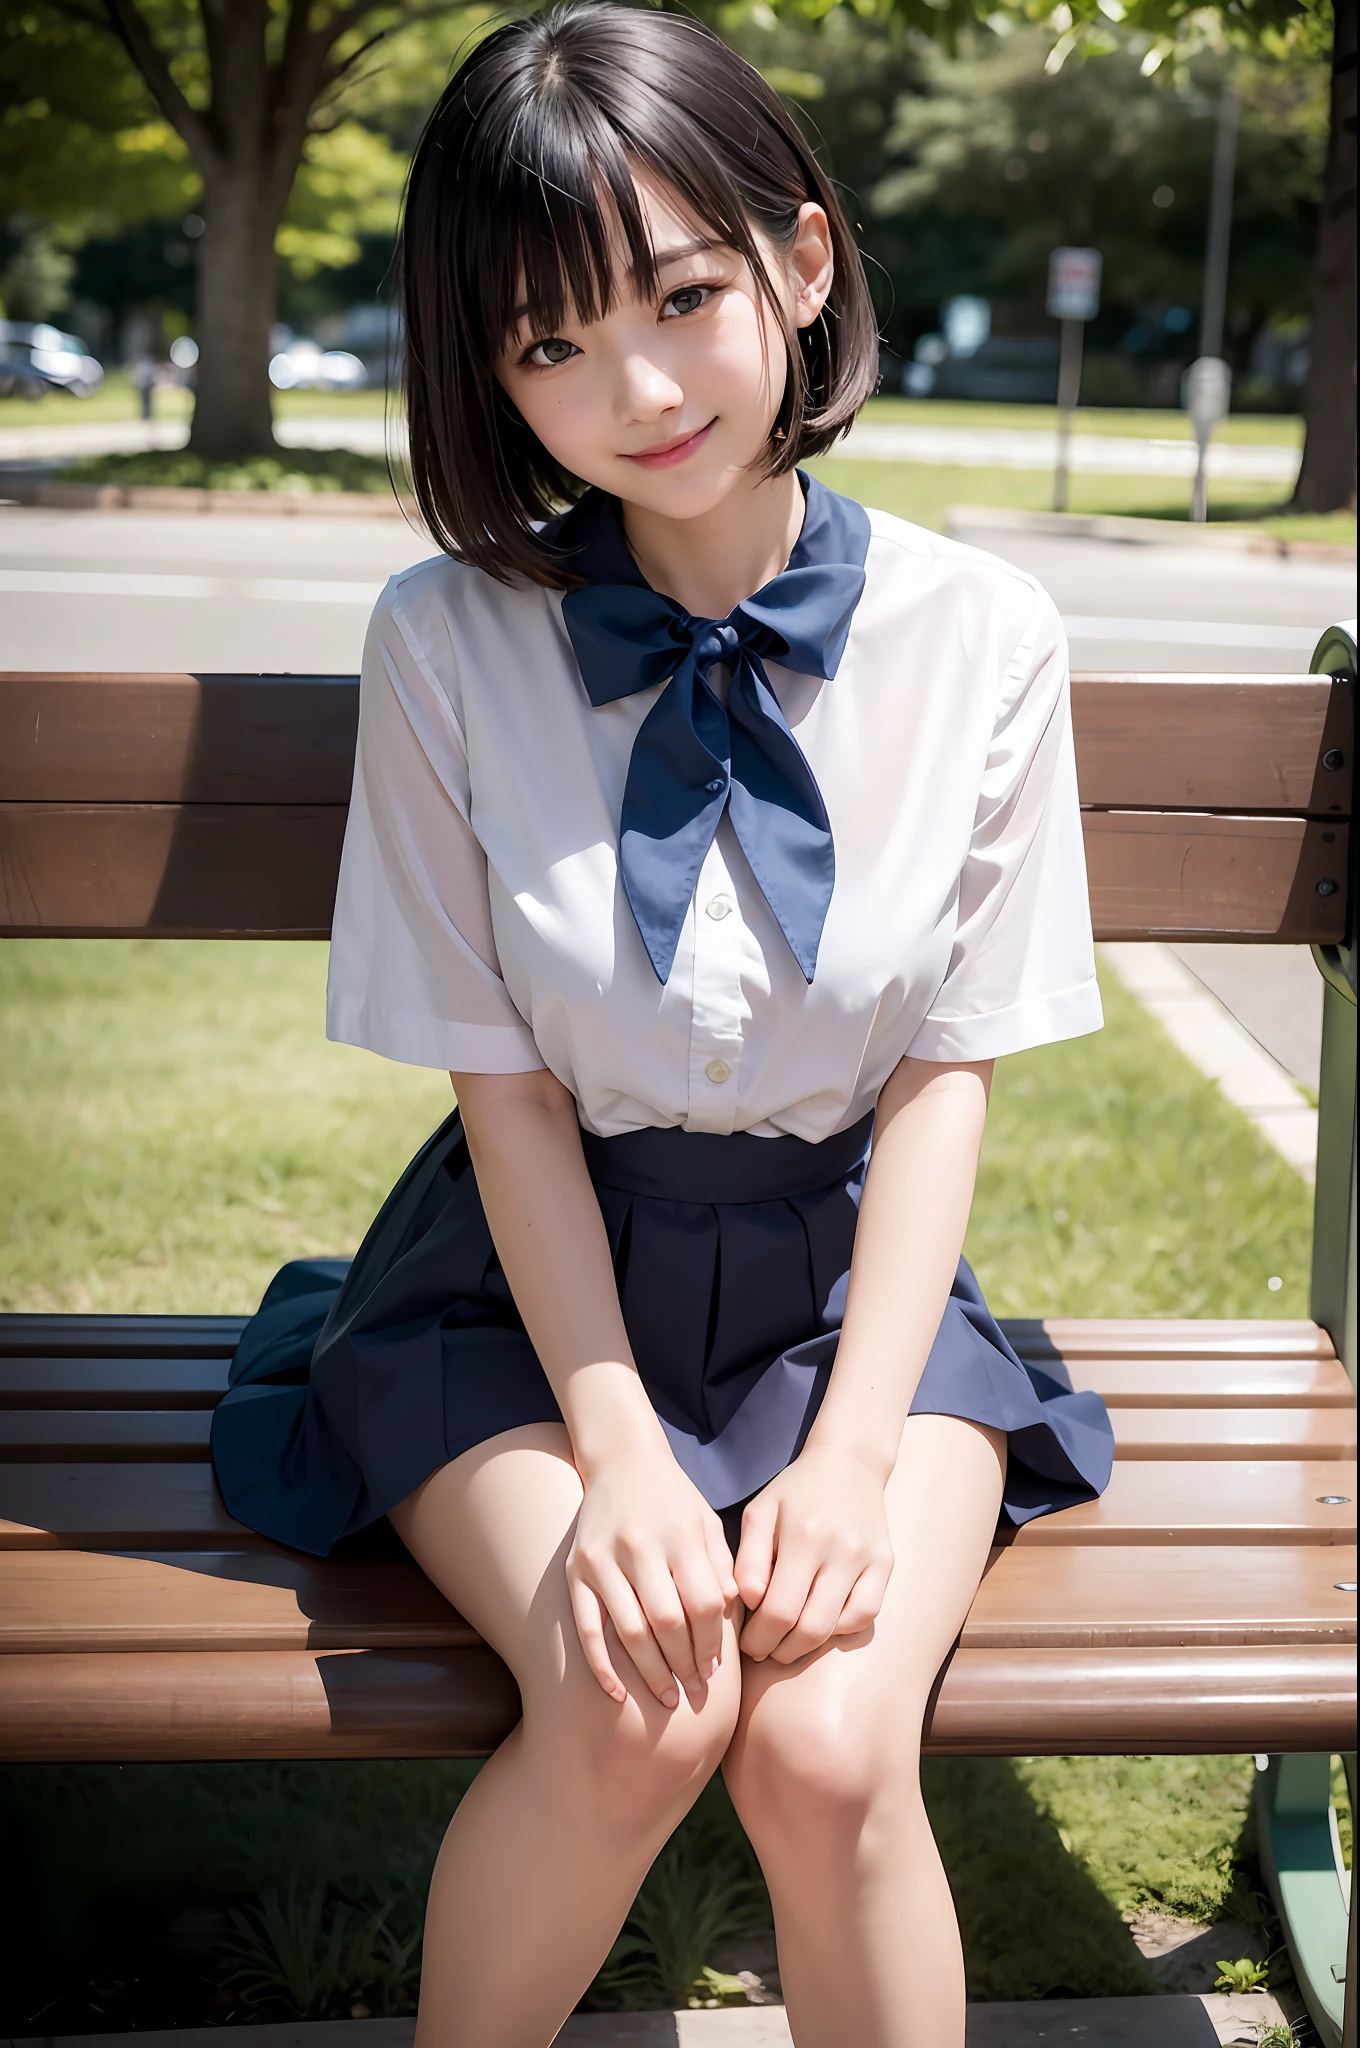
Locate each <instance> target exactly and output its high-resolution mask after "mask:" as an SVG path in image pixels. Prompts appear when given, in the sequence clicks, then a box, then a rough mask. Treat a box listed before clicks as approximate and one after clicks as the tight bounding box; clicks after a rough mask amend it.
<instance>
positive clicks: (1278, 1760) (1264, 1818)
mask: <svg viewBox="0 0 1360 2048" xmlns="http://www.w3.org/2000/svg"><path fill="white" fill-rule="evenodd" d="M1331 1764H1332V1760H1331V1758H1330V1757H1329V1756H1272V1757H1270V1758H1268V1759H1267V1761H1266V1767H1265V1769H1264V1770H1263V1771H1260V1772H1258V1774H1257V1779H1256V1825H1257V1835H1258V1840H1259V1846H1260V1854H1261V1864H1262V1867H1263V1869H1264V1870H1265V1873H1266V1876H1267V1878H1268V1879H1269V1880H1270V1888H1271V1891H1272V1892H1273V1893H1274V1895H1275V1903H1276V1906H1277V1907H1278V1909H1279V1914H1280V1922H1281V1925H1282V1926H1283V1928H1284V1931H1285V1938H1286V1940H1287V1941H1288V1943H1289V1959H1290V1961H1291V1962H1292V1963H1293V1965H1294V1975H1295V1977H1296V1978H1297V1980H1298V1986H1299V1991H1300V1993H1301V1995H1302V1997H1303V2001H1304V2003H1305V2005H1306V2006H1307V2007H1308V2012H1309V2015H1310V2017H1311V2019H1312V2021H1313V2024H1314V2026H1315V2027H1316V2028H1317V2030H1318V2032H1319V2033H1320V2034H1321V2036H1322V2038H1323V2040H1324V2041H1325V2042H1326V2043H1327V2044H1328V2048H1341V2043H1342V2023H1343V2007H1344V2006H1345V2004H1346V2002H1347V1993H1348V1986H1347V1982H1346V1978H1347V1975H1348V1972H1347V1968H1346V1948H1347V1926H1346V1922H1347V1918H1348V1906H1349V1887H1348V1885H1347V1884H1346V1881H1345V1873H1344V1872H1343V1871H1342V1870H1341V1869H1340V1867H1339V1864H1338V1859H1337V1854H1336V1838H1335V1835H1334V1833H1333V1824H1332V1814H1331V1786H1330V1780H1331ZM1350 2002H1351V2004H1352V2005H1353V2003H1354V2000H1353V1998H1352V1999H1351V2001H1350ZM1354 2026H1355V2022H1354V2017H1353V2015H1352V2016H1351V2017H1350V2019H1349V2027H1350V2031H1351V2037H1352V2038H1353V2037H1354Z"/></svg>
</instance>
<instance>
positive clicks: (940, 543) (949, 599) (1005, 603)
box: [865, 507, 1062, 644]
mask: <svg viewBox="0 0 1360 2048" xmlns="http://www.w3.org/2000/svg"><path fill="white" fill-rule="evenodd" d="M869 528H870V541H869V555H868V559H867V561H866V563H865V575H866V579H867V592H868V593H871V594H872V596H873V598H874V600H875V601H876V608H877V606H878V605H882V606H884V607H885V608H886V609H888V610H889V611H891V610H893V609H896V608H902V609H908V608H914V607H915V606H917V605H919V604H923V603H927V604H929V605H931V606H932V607H933V608H937V609H938V608H940V607H941V606H943V607H944V608H945V609H947V610H951V611H952V610H955V609H958V610H963V611H966V612H967V613H968V614H969V615H970V616H971V617H972V618H973V619H974V620H975V621H976V622H977V623H978V624H983V625H985V626H986V627H987V628H989V629H990V631H991V632H992V633H995V634H997V635H998V637H999V638H1001V639H1002V640H1007V639H1009V640H1010V641H1011V642H1012V643H1013V644H1014V643H1016V642H1018V641H1020V640H1031V639H1035V638H1039V637H1047V636H1053V635H1058V636H1060V635H1061V632H1062V625H1061V621H1060V619H1059V617H1058V611H1057V607H1056V605H1055V604H1054V603H1053V600H1052V598H1051V597H1050V596H1049V594H1048V592H1047V591H1046V590H1045V589H1044V586H1043V585H1042V583H1040V582H1039V581H1038V580H1037V579H1036V578H1035V577H1033V576H1031V575H1030V574H1029V573H1028V572H1027V571H1026V570H1024V569H1018V568H1017V567H1016V566H1015V564H1014V563H1013V562H1007V561H1003V560H1002V558H1001V556H1000V555H991V554H988V553H987V552H986V550H985V549H984V548H974V547H968V546H966V545H965V544H964V543H963V542H962V541H957V540H950V539H949V538H948V536H947V535H946V534H942V533H935V532H933V531H932V530H931V528H929V527H926V526H913V525H912V524H911V522H910V520H906V519H899V518H897V517H896V516H895V515H894V514H893V513H891V512H880V511H877V510H875V509H874V508H873V507H870V508H869Z"/></svg>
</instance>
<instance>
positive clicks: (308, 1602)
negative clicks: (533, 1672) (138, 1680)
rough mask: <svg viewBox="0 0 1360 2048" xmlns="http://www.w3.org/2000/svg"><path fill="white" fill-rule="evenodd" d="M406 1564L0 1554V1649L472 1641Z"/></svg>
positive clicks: (235, 1555) (409, 1645) (234, 1554)
mask: <svg viewBox="0 0 1360 2048" xmlns="http://www.w3.org/2000/svg"><path fill="white" fill-rule="evenodd" d="M479 1641H480V1638H479V1637H478V1635H477V1634H476V1632H475V1630H473V1629H471V1628H469V1626H468V1624H467V1623H466V1622H465V1621H464V1620H463V1618H462V1616H461V1615H458V1614H455V1613H454V1611H453V1609H452V1608H451V1607H450V1606H449V1604H448V1602H447V1601H446V1600H445V1599H444V1597H443V1596H442V1594H440V1593H439V1592H437V1591H436V1589H435V1587H434V1586H433V1585H432V1584H431V1582H430V1581H429V1580H428V1579H427V1578H426V1577H425V1575H424V1573H423V1572H421V1571H419V1570H417V1568H416V1567H415V1566H414V1565H412V1564H408V1563H407V1562H405V1561H404V1560H390V1561H389V1560H387V1559H381V1560H370V1561H365V1562H363V1563H349V1562H340V1561H338V1560H335V1559H330V1560H328V1561H326V1562H324V1563H322V1562H320V1561H318V1560H317V1559H315V1558H307V1557H302V1556H299V1555H297V1554H296V1553H294V1552H289V1551H282V1550H268V1551H264V1550H252V1551H194V1552H188V1553H185V1552H172V1553H160V1554H154V1553H153V1554H151V1555H132V1556H130V1555H128V1554H127V1553H126V1552H111V1551H102V1552H101V1551H85V1550H11V1551H6V1552H4V1553H0V1652H10V1653H13V1652H24V1653H28V1654H34V1653H37V1652H47V1653H48V1654H56V1653H60V1652H66V1651H82V1652H85V1651H92V1650H104V1651H118V1652H126V1651H133V1650H211V1649H219V1650H225V1649H231V1650H304V1649H312V1650H316V1649H323V1650H335V1649H437V1648H456V1647H459V1646H460V1645H466V1644H469V1643H476V1642H479Z"/></svg>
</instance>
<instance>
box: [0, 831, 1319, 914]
mask: <svg viewBox="0 0 1360 2048" xmlns="http://www.w3.org/2000/svg"><path fill="white" fill-rule="evenodd" d="M1082 820H1083V825H1084V828H1085V841H1086V866H1087V874H1088V879H1089V882H1090V892H1091V915H1092V919H1093V922H1094V925H1095V931H1096V936H1097V938H1103V939H1136V938H1147V937H1149V936H1158V937H1175V936H1181V937H1186V938H1195V937H1200V938H1205V937H1208V938H1218V939H1242V940H1251V939H1257V940H1264V939H1269V940H1274V941H1277V942H1279V943H1282V944H1289V945H1306V944H1318V945H1336V944H1340V943H1341V942H1342V941H1343V940H1344V938H1345V933H1346V915H1347V891H1346V875H1347V868H1346V831H1347V828H1346V826H1345V824H1344V823H1343V822H1341V821H1340V820H1338V821H1337V822H1336V823H1335V824H1331V823H1325V822H1323V821H1320V820H1316V819H1313V820H1308V819H1304V818H1301V817H1259V816H1239V817H1226V816H1222V815H1219V814H1216V813H1176V812H1166V813H1162V812H1151V811H1084V812H1083V813H1082ZM344 829H345V807H344V806H343V805H341V804H73V803H0V936H4V937H10V938H21V937H23V936H25V935H26V934H30V935H31V934H36V933H39V932H43V933H46V934H48V935H49V936H51V937H63V936H64V937H71V938H77V937H81V936H85V937H100V936H109V937H111V936H124V937H136V936H138V935H149V936H153V937H160V938H213V937H232V936H236V937H246V936H255V937H261V938H268V937H271V936H272V937H275V938H297V939H302V938H313V939H320V938H325V936H326V935H327V933H328V931H329V929H330V917H331V909H332V906H333V904H334V901H335V885H336V875H337V873H338V870H339V865H340V847H341V842H342V840H343V837H344ZM1320 883H1321V884H1323V885H1324V887H1330V889H1331V893H1330V894H1326V895H1319V894H1318V893H1317V892H1318V885H1319V884H1320Z"/></svg>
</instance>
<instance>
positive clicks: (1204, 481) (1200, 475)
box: [1190, 430, 1209, 526]
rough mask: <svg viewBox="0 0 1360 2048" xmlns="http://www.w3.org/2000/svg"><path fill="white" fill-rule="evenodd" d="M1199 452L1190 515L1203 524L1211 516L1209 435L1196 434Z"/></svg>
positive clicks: (1196, 459) (1196, 460) (1191, 495)
mask: <svg viewBox="0 0 1360 2048" xmlns="http://www.w3.org/2000/svg"><path fill="white" fill-rule="evenodd" d="M1195 440H1196V441H1197V442H1198V444H1199V453H1198V455H1197V456H1196V458H1195V482H1194V488H1193V489H1192V490H1191V493H1190V517H1191V518H1192V519H1194V520H1196V521H1198V523H1199V524H1200V525H1201V526H1202V525H1203V524H1204V522H1205V521H1206V520H1207V519H1208V517H1209V436H1208V434H1206V433H1200V432H1198V430H1197V431H1196V434H1195Z"/></svg>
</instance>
